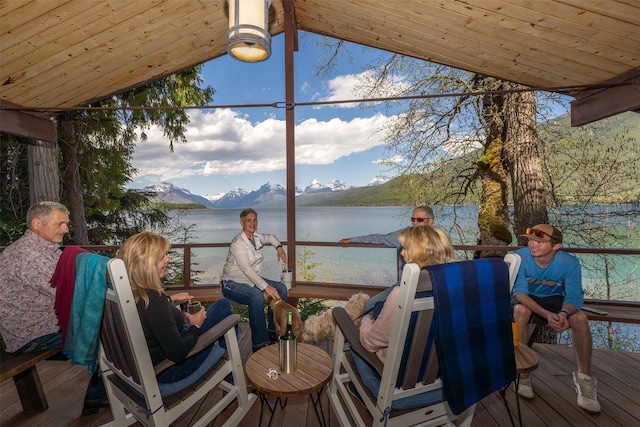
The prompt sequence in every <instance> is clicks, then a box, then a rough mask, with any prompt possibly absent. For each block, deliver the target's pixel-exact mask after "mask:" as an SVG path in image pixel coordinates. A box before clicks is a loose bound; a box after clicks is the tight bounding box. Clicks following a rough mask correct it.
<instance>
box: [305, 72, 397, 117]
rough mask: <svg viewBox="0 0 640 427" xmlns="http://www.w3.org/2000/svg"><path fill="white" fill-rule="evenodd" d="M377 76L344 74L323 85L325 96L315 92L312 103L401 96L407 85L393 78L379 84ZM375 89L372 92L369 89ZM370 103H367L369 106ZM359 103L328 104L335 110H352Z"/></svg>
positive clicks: (363, 73)
mask: <svg viewBox="0 0 640 427" xmlns="http://www.w3.org/2000/svg"><path fill="white" fill-rule="evenodd" d="M376 77H377V76H376V75H375V74H374V73H373V71H371V70H367V71H363V72H362V73H359V74H344V75H340V76H337V77H334V78H332V79H331V80H329V81H328V82H326V83H324V87H325V88H326V92H327V94H326V95H324V96H323V95H321V94H320V93H318V92H316V93H315V94H314V96H313V99H314V101H322V102H330V101H347V100H351V99H367V98H387V97H394V96H401V95H402V94H403V93H404V91H405V90H406V89H407V87H408V86H407V83H406V80H405V79H404V77H397V76H395V77H393V78H391V79H386V80H385V81H383V82H380V81H378V80H377V78H376ZM372 87H375V90H374V91H372V90H371V88H372ZM370 104H372V103H368V105H370ZM361 105H362V104H359V103H353V102H349V103H344V104H330V105H329V106H331V107H336V108H354V107H358V106H361ZM323 107H324V105H318V106H316V107H314V108H323Z"/></svg>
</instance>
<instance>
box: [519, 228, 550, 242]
mask: <svg viewBox="0 0 640 427" xmlns="http://www.w3.org/2000/svg"><path fill="white" fill-rule="evenodd" d="M525 234H533V235H534V236H536V237H539V238H541V239H544V238H545V236H547V237H549V238H550V239H551V240H553V241H554V242H555V241H556V239H554V238H553V236H551V235H550V234H548V233H545V232H544V231H542V230H538V229H536V228H527V230H526V231H525Z"/></svg>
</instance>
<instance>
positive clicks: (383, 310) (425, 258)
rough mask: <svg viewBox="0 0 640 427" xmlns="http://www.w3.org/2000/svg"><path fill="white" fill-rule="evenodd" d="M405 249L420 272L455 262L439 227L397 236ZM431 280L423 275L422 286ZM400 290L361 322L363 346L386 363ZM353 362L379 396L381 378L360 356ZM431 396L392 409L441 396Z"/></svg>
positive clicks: (410, 399)
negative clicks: (436, 265)
mask: <svg viewBox="0 0 640 427" xmlns="http://www.w3.org/2000/svg"><path fill="white" fill-rule="evenodd" d="M398 237H399V240H400V244H401V245H402V252H400V254H401V255H402V256H403V257H404V260H405V262H406V263H410V262H412V263H416V264H418V265H419V266H420V268H422V267H425V266H427V265H433V264H443V263H446V262H452V261H455V258H454V249H453V245H452V244H451V240H450V239H449V236H447V234H446V233H445V232H444V231H443V230H442V229H441V228H439V227H436V226H433V225H425V226H423V227H409V228H405V229H404V230H402V231H401V232H400V235H399V236H398ZM425 275H427V276H428V273H427V272H426V271H421V272H420V277H419V279H418V281H419V282H421V281H422V280H424V279H425ZM399 293H400V287H399V286H395V287H394V289H393V290H392V291H391V293H390V294H389V297H388V298H387V299H386V300H385V301H380V302H379V303H377V304H376V306H375V307H374V309H373V310H372V312H371V313H370V314H367V315H366V316H364V317H363V318H362V325H361V326H360V342H362V344H363V345H364V347H365V348H366V349H367V350H369V351H373V352H376V355H377V356H378V358H379V359H380V360H381V361H382V363H384V362H385V359H386V356H387V348H388V347H389V339H390V337H391V327H392V325H393V316H394V313H395V310H396V309H397V306H398V295H399ZM353 356H354V361H355V362H356V366H357V368H358V372H359V373H360V375H361V377H362V380H363V382H364V384H365V386H367V388H369V390H370V391H371V392H372V393H373V394H374V395H377V393H378V389H379V388H380V377H379V376H378V374H377V373H376V372H375V371H374V370H373V369H372V368H371V367H370V366H369V365H368V364H367V363H366V362H365V361H364V360H363V359H362V358H360V357H359V356H358V355H357V354H355V353H353ZM430 394H431V393H423V394H419V395H416V396H411V397H408V398H404V399H401V400H399V401H396V402H394V404H393V408H392V409H410V408H414V407H418V406H421V405H424V404H429V401H430V400H433V399H438V398H440V397H441V396H433V395H430Z"/></svg>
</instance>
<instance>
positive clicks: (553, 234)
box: [511, 224, 600, 412]
mask: <svg viewBox="0 0 640 427" xmlns="http://www.w3.org/2000/svg"><path fill="white" fill-rule="evenodd" d="M522 237H526V238H528V239H529V242H528V245H527V248H524V249H520V250H518V251H516V253H517V254H518V255H520V257H521V259H522V262H521V264H520V269H519V270H518V275H517V277H516V282H515V284H514V286H513V296H512V299H511V305H512V306H513V318H514V320H515V321H516V322H517V323H518V326H519V331H520V337H519V341H520V342H521V343H524V344H526V343H527V342H528V341H529V337H528V323H529V319H530V317H531V315H532V314H536V315H538V316H540V317H542V318H543V319H545V320H546V321H547V323H548V324H549V326H550V327H551V328H552V329H553V330H554V331H556V332H562V331H564V330H567V329H569V328H571V329H572V342H573V348H574V349H575V352H576V362H577V365H578V371H577V372H574V373H573V383H574V384H575V387H576V392H577V394H578V406H580V407H581V408H583V409H585V410H586V411H589V412H600V403H599V402H598V393H597V381H596V379H595V378H593V377H591V353H592V339H591V331H590V330H589V324H588V320H587V316H586V315H585V314H584V313H583V312H582V311H581V310H580V309H581V308H582V303H583V298H584V290H583V289H582V276H581V271H580V263H579V262H578V260H577V259H576V257H574V256H573V255H571V254H568V253H566V252H564V251H562V250H560V249H561V248H562V233H561V232H560V230H558V229H557V228H555V227H554V226H552V225H549V224H540V225H536V226H535V227H533V228H528V229H527V230H526V234H523V235H522ZM518 394H519V395H521V396H523V397H525V398H529V399H531V398H533V397H534V393H533V388H532V386H531V378H530V377H529V374H523V375H520V384H519V387H518Z"/></svg>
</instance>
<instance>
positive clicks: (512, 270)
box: [504, 252, 522, 291]
mask: <svg viewBox="0 0 640 427" xmlns="http://www.w3.org/2000/svg"><path fill="white" fill-rule="evenodd" d="M521 261H522V258H520V255H518V254H515V253H513V252H510V253H508V254H506V255H505V256H504V262H506V263H507V266H508V267H509V290H510V291H511V290H513V284H514V283H516V277H517V276H518V270H519V269H520V262H521Z"/></svg>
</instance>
